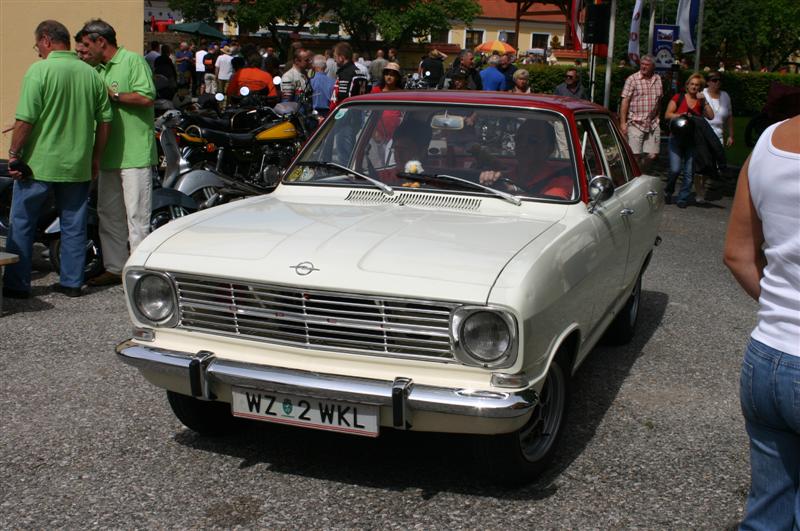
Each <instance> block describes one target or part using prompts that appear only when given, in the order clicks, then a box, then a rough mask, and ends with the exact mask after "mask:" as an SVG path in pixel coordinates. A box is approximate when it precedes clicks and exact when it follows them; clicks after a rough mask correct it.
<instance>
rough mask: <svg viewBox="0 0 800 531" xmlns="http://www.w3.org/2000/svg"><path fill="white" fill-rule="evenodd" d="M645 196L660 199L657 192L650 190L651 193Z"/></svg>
mask: <svg viewBox="0 0 800 531" xmlns="http://www.w3.org/2000/svg"><path fill="white" fill-rule="evenodd" d="M644 196H645V197H658V192H656V191H655V190H650V191H649V192H647V193H646V194H644Z"/></svg>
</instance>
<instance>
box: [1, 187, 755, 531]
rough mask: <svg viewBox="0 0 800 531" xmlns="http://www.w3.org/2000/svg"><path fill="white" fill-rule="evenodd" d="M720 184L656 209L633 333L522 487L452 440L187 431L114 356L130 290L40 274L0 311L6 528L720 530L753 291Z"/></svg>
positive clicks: (738, 430) (730, 513)
mask: <svg viewBox="0 0 800 531" xmlns="http://www.w3.org/2000/svg"><path fill="white" fill-rule="evenodd" d="M729 207H730V200H729V199H725V200H721V201H720V202H719V203H718V206H717V207H714V208H689V209H686V210H678V209H677V208H675V207H667V210H666V214H665V218H664V222H663V226H662V228H661V235H662V237H663V239H664V242H663V244H662V245H661V246H660V247H659V248H658V249H657V252H656V255H655V258H654V260H653V262H652V265H651V268H650V270H649V272H648V274H647V275H646V276H645V281H644V298H643V303H642V305H643V307H642V313H641V316H640V329H639V333H638V335H637V336H636V338H635V339H634V341H633V342H632V343H631V344H630V345H628V346H626V347H624V348H607V347H602V348H597V349H596V351H595V352H594V353H593V354H592V356H591V357H590V358H589V361H587V363H586V364H585V365H584V366H583V368H582V369H581V370H580V371H579V373H578V374H577V376H576V381H575V389H576V392H575V394H574V396H573V401H572V404H571V407H570V411H569V414H570V423H569V426H568V428H567V431H566V437H565V439H564V444H563V448H561V451H560V455H559V458H558V460H557V462H556V463H555V465H554V466H553V467H552V468H551V469H550V470H549V472H548V473H547V474H546V475H544V476H543V477H541V478H540V479H539V480H538V481H537V482H535V483H534V484H531V485H530V486H527V487H525V488H522V489H518V490H503V489H498V488H495V487H489V486H486V485H484V484H482V483H481V482H480V481H477V480H475V479H473V478H472V477H471V476H470V475H469V474H468V473H467V471H466V469H467V468H468V467H467V459H468V454H467V453H466V451H465V450H464V447H465V441H464V440H463V439H461V438H454V437H443V436H433V435H424V434H408V433H388V434H386V436H383V437H381V438H380V439H378V440H374V441H373V440H364V439H361V438H351V437H347V436H337V435H330V434H326V433H319V432H309V431H296V430H294V429H291V428H285V427H280V426H269V425H264V424H255V423H254V424H247V425H245V426H244V427H243V430H242V432H241V433H239V434H237V435H232V436H229V437H226V438H222V439H207V438H202V437H199V436H197V435H195V434H193V433H192V432H190V431H188V430H187V429H185V428H183V427H182V426H181V425H180V424H179V423H178V422H177V421H176V420H175V419H174V417H173V416H172V414H171V413H170V411H169V408H168V406H167V403H166V398H165V395H164V393H163V392H162V391H160V390H158V389H156V388H154V387H152V386H150V385H148V384H146V383H145V382H144V380H143V379H142V378H141V377H140V376H139V375H138V373H137V371H135V370H134V369H132V368H129V367H127V366H124V365H123V364H121V363H120V362H118V361H117V360H116V359H115V356H114V355H113V354H112V348H113V346H114V345H115V343H116V342H117V341H119V340H120V339H123V338H127V337H128V334H129V331H130V325H129V322H128V318H127V314H126V311H125V308H124V304H123V299H122V289H121V288H120V287H114V288H111V289H105V290H95V291H92V292H90V293H89V294H88V295H87V296H84V297H83V298H81V299H77V300H75V299H68V298H66V297H64V296H61V295H59V294H55V293H52V292H51V291H50V290H49V288H48V287H47V286H48V285H49V284H51V283H52V282H55V281H56V278H55V275H53V274H52V273H50V274H43V275H41V276H40V277H39V278H37V279H36V288H35V290H34V293H35V295H36V297H35V298H34V299H32V300H30V301H23V302H18V301H12V300H6V304H5V306H6V316H5V317H3V318H2V319H0V352H1V353H2V354H0V360H1V362H0V382H2V383H1V384H0V404H2V409H3V415H2V430H1V431H0V471H2V473H0V493H2V495H0V528H19V527H23V528H25V527H27V528H54V527H68V528H87V527H102V528H107V527H123V528H133V527H148V528H150V527H172V528H189V527H191V528H208V527H235V526H242V527H246V528H263V527H268V528H342V527H348V528H380V529H409V528H425V529H432V528H436V529H451V528H478V529H485V528H491V529H506V528H597V529H607V528H623V527H624V528H635V527H638V528H647V529H666V528H672V529H686V528H712V529H719V528H724V527H727V526H730V525H732V524H734V523H735V522H737V519H738V518H740V517H741V514H742V508H743V505H744V497H745V492H746V489H747V485H748V468H747V467H748V465H747V451H746V445H747V440H746V437H745V434H744V428H743V422H742V419H741V415H740V412H739V405H738V398H737V395H738V367H739V360H740V356H741V353H742V351H743V347H744V342H745V340H746V337H747V335H748V333H749V330H750V328H751V326H752V325H753V323H754V316H755V309H756V305H755V303H753V302H752V301H750V300H749V299H748V298H747V297H746V296H745V295H744V294H743V293H742V292H741V291H740V290H739V289H738V287H737V286H736V285H735V284H734V282H733V280H732V278H731V277H730V276H729V274H728V272H727V270H725V268H724V266H723V265H722V263H721V254H722V241H723V237H724V230H725V226H726V223H727V218H728V214H729Z"/></svg>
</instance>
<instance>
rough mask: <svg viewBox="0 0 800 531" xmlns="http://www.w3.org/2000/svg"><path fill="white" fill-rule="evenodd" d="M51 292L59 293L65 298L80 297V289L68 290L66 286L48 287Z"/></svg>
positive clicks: (55, 285) (54, 285)
mask: <svg viewBox="0 0 800 531" xmlns="http://www.w3.org/2000/svg"><path fill="white" fill-rule="evenodd" d="M50 287H51V288H52V289H53V291H56V292H58V293H61V294H62V295H66V296H67V297H73V298H75V297H80V296H81V288H70V287H67V286H62V285H61V284H59V283H55V284H53V285H52V286H50Z"/></svg>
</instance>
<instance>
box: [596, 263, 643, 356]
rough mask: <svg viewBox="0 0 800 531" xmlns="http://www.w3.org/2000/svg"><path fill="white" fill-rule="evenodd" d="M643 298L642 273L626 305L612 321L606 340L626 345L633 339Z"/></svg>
mask: <svg viewBox="0 0 800 531" xmlns="http://www.w3.org/2000/svg"><path fill="white" fill-rule="evenodd" d="M641 300H642V275H641V273H640V274H639V277H638V278H637V279H636V284H635V285H634V286H633V291H632V292H631V295H630V297H628V300H627V302H625V306H623V307H622V309H621V310H620V311H619V313H618V314H617V316H616V317H615V318H614V320H613V321H611V324H610V325H609V327H608V329H607V330H606V333H605V340H606V342H608V343H610V344H612V345H624V344H625V343H628V342H629V341H630V340H631V339H633V336H634V334H635V333H636V322H637V321H638V319H639V305H640V303H641Z"/></svg>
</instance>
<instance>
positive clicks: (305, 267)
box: [289, 262, 319, 277]
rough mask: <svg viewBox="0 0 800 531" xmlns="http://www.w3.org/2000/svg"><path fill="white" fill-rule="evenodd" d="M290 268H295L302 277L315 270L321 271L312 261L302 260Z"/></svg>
mask: <svg viewBox="0 0 800 531" xmlns="http://www.w3.org/2000/svg"><path fill="white" fill-rule="evenodd" d="M289 269H294V272H295V273H297V274H298V275H300V276H301V277H304V276H306V275H310V274H311V273H312V272H313V271H319V269H317V268H316V267H314V264H312V263H311V262H300V263H299V264H297V265H293V266H289Z"/></svg>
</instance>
